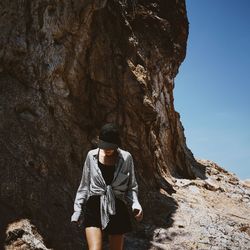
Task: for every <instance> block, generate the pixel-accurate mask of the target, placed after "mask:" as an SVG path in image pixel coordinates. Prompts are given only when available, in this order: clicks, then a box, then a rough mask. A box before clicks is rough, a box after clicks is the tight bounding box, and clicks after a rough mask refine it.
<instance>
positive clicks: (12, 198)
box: [0, 0, 220, 250]
mask: <svg viewBox="0 0 250 250" xmlns="http://www.w3.org/2000/svg"><path fill="white" fill-rule="evenodd" d="M0 20H1V21H0V27H1V33H0V49H1V50H0V51H1V53H0V58H1V60H0V100H1V102H0V116H1V123H0V141H1V168H0V188H1V189H0V190H1V193H0V195H1V196H0V201H1V203H0V204H1V206H0V221H1V239H0V242H1V243H2V246H3V245H4V244H5V245H6V247H7V248H8V249H11V247H12V248H13V247H15V246H16V245H15V244H19V243H16V241H19V240H20V239H22V244H23V245H24V244H26V245H25V247H26V248H27V249H28V247H30V249H34V244H33V245H32V244H31V243H30V239H34V238H36V239H37V240H38V241H39V242H41V244H40V245H39V248H40V249H46V248H48V249H69V250H70V249H74V250H76V249H82V248H83V246H84V241H83V232H82V231H81V229H79V231H77V230H76V231H75V230H73V229H72V228H71V225H70V216H71V214H72V212H73V201H74V197H75V192H76V189H77V187H78V185H79V181H80V176H81V171H82V165H83V161H84V159H85V156H86V153H87V151H88V150H89V149H91V147H94V146H95V145H93V142H94V140H95V138H96V135H97V134H98V131H99V129H100V127H101V126H102V125H103V124H104V123H105V122H108V121H112V122H117V123H118V124H119V125H120V127H121V135H122V143H123V145H122V147H123V148H125V149H127V150H128V151H130V152H131V153H132V155H133V157H134V161H135V165H136V174H137V177H138V181H139V185H140V200H141V202H142V205H143V207H144V208H145V209H144V211H145V219H144V222H143V223H140V224H136V223H135V222H134V227H135V232H136V233H135V234H132V235H130V236H129V238H128V239H127V241H126V242H128V243H126V244H128V245H127V247H130V248H131V249H139V248H140V247H141V248H142V249H145V248H144V247H145V246H146V247H150V246H151V243H150V242H151V240H152V239H153V237H155V232H156V231H155V230H156V229H157V228H165V229H166V230H167V228H171V226H172V225H173V223H174V219H173V218H174V217H173V215H174V214H175V213H176V211H177V208H178V206H179V203H178V202H179V200H178V196H176V197H174V196H171V194H172V193H174V192H176V185H177V184H176V183H175V179H176V178H185V179H188V180H191V179H192V180H193V181H194V182H196V180H195V178H196V177H197V178H199V179H200V181H203V179H206V175H205V171H206V166H204V165H202V164H201V163H199V162H197V161H196V160H195V159H194V157H193V154H192V152H191V151H190V150H189V149H188V147H187V146H186V140H185V136H184V128H183V126H182V124H181V122H180V115H179V114H178V113H177V112H176V111H175V109H174V97H173V89H174V78H175V76H176V74H177V73H178V68H179V65H180V64H181V62H182V61H183V60H184V58H185V53H186V41H187V36H188V21H187V17H186V9H185V1H184V0H178V1H175V0H155V1H153V0H147V1H140V0H138V1H133V0H127V1H126V0H120V1H119V0H109V1H107V0H92V1H90V0H81V1H80V0H73V1H66V0H62V1H57V0H55V1H46V0H37V1H29V0H22V1H17V0H15V1H6V0H3V1H1V9H0ZM197 183H198V182H197ZM206 185H207V186H209V185H210V184H209V183H207V184H206ZM182 189H183V192H185V188H184V187H182ZM218 192H220V190H219V191H218ZM176 193H177V194H178V193H179V191H178V192H176ZM16 225H18V226H17V227H18V228H16ZM21 227H24V228H26V229H20V228H21ZM8 228H15V230H12V229H11V230H9V229H8ZM30 228H35V229H34V230H35V231H36V232H37V234H36V233H34V232H32V230H31V229H30ZM12 231H15V232H18V237H16V238H15V237H14V236H13V235H15V233H14V234H13V233H11V232H12ZM25 235H29V237H28V238H29V239H28V240H27V238H25V237H24V236H25ZM40 235H41V236H40ZM138 235H139V236H138ZM140 235H141V236H140ZM40 237H42V238H43V240H41V239H40ZM138 237H139V238H140V239H139V238H138ZM24 238H25V239H24ZM133 238H137V239H138V241H133V242H135V243H132V240H131V239H133ZM29 244H30V245H29ZM133 244H138V246H134V245H133ZM157 244H158V243H157ZM19 245H21V244H19ZM133 247H135V248H133Z"/></svg>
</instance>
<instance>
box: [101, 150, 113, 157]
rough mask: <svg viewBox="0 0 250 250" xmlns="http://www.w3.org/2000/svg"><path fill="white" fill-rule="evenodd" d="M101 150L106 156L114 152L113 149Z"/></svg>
mask: <svg viewBox="0 0 250 250" xmlns="http://www.w3.org/2000/svg"><path fill="white" fill-rule="evenodd" d="M103 151H104V154H105V155H106V156H111V155H112V154H113V153H114V152H115V150H114V149H103Z"/></svg>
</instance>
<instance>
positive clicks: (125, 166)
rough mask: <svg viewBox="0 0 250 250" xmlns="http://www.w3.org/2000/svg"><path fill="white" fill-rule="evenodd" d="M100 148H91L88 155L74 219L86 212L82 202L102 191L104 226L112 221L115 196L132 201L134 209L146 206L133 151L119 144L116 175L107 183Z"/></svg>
mask: <svg viewBox="0 0 250 250" xmlns="http://www.w3.org/2000/svg"><path fill="white" fill-rule="evenodd" d="M98 150H99V148H96V149H92V150H90V151H89V152H88V154H87V157H86V159H85V162H84V165H83V170H82V178H81V181H80V185H79V187H78V190H77V193H76V197H75V201H74V213H73V214H72V216H71V221H78V219H79V217H80V215H81V213H82V206H83V205H84V204H85V203H86V201H87V200H88V198H89V197H90V196H92V195H100V196H101V197H100V212H101V224H102V229H104V228H105V227H106V226H107V224H108V222H109V215H114V214H115V213H116V209H115V197H117V198H120V199H122V200H124V201H125V202H126V201H128V202H129V203H130V205H131V206H132V209H139V210H142V207H141V205H140V203H139V201H138V184H137V181H136V178H135V172H134V162H133V158H132V155H131V154H130V153H129V152H128V151H126V150H123V149H121V148H119V147H118V149H117V152H118V159H117V161H116V163H115V172H114V178H113V180H112V182H111V184H110V185H106V182H105V180H104V178H103V176H102V173H101V170H100V168H99V167H98Z"/></svg>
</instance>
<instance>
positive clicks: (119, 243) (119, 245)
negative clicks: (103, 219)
mask: <svg viewBox="0 0 250 250" xmlns="http://www.w3.org/2000/svg"><path fill="white" fill-rule="evenodd" d="M123 242H124V235H123V234H110V235H109V246H110V250H123Z"/></svg>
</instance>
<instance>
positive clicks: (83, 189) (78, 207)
mask: <svg viewBox="0 0 250 250" xmlns="http://www.w3.org/2000/svg"><path fill="white" fill-rule="evenodd" d="M89 171H90V161H89V153H88V154H87V157H86V159H85V162H84V166H83V170H82V178H81V182H80V185H79V187H78V189H77V193H76V197H75V201H74V213H73V215H72V216H71V221H78V219H79V217H80V215H81V212H82V205H83V203H84V202H85V201H86V200H87V197H88V192H89V182H90V179H89V178H90V172H89Z"/></svg>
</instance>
